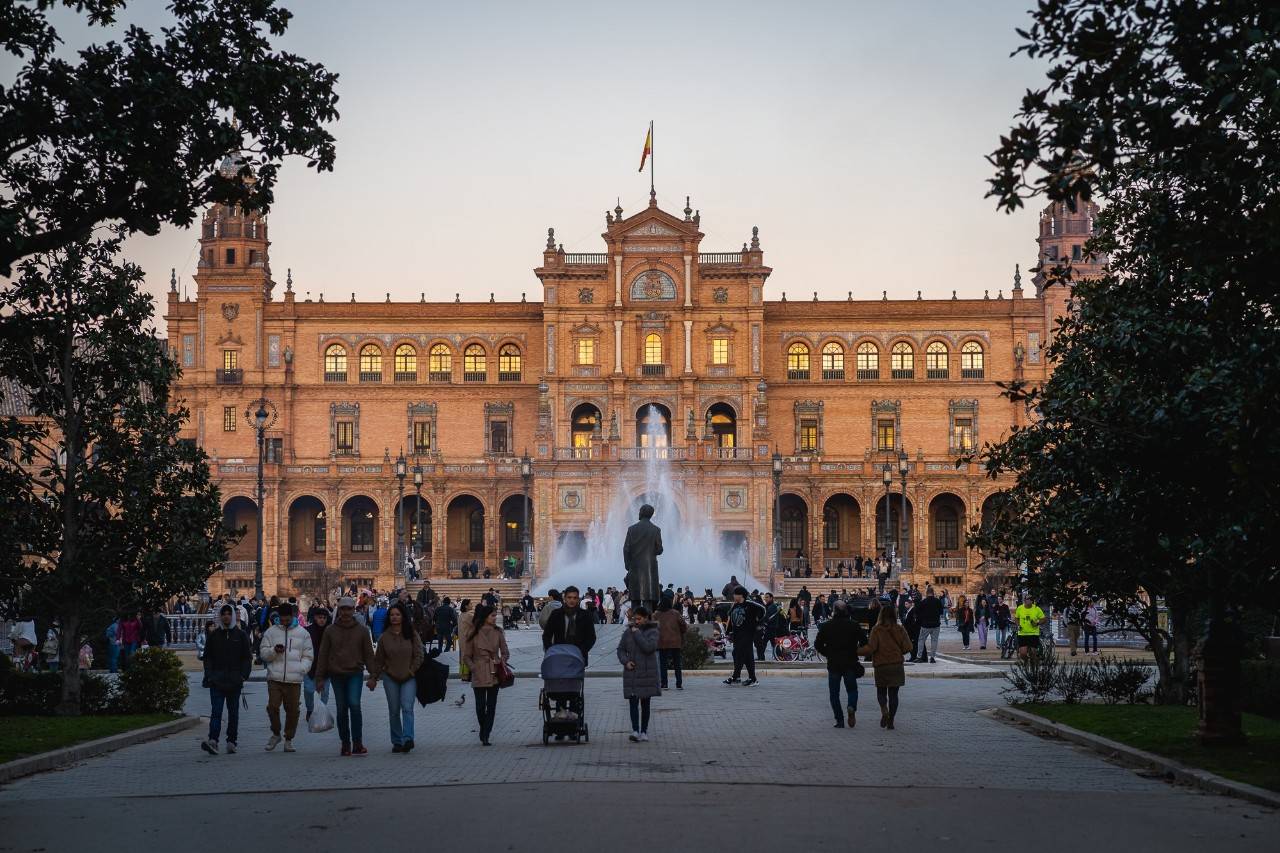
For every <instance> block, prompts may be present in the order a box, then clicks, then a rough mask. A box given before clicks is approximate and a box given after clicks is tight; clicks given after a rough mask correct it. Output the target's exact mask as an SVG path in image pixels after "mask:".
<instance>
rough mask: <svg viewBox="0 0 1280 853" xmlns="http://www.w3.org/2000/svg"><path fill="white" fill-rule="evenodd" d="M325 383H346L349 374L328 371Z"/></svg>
mask: <svg viewBox="0 0 1280 853" xmlns="http://www.w3.org/2000/svg"><path fill="white" fill-rule="evenodd" d="M324 381H325V382H346V381H347V372H346V371H345V370H326V371H325V372H324Z"/></svg>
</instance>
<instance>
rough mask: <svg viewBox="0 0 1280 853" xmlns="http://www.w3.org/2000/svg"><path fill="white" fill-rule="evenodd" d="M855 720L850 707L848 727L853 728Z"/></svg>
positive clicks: (855, 723)
mask: <svg viewBox="0 0 1280 853" xmlns="http://www.w3.org/2000/svg"><path fill="white" fill-rule="evenodd" d="M857 722H858V721H857V720H855V719H854V718H853V709H852V708H850V709H849V728H853V727H854V726H855V725H857Z"/></svg>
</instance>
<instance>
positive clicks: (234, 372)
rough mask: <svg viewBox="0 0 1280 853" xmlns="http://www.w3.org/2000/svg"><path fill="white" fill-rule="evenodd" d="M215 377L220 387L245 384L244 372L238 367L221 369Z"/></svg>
mask: <svg viewBox="0 0 1280 853" xmlns="http://www.w3.org/2000/svg"><path fill="white" fill-rule="evenodd" d="M215 375H216V377H217V384H219V385H240V384H241V383H243V382H244V371H243V370H242V369H240V368H238V367H222V368H219V369H218V370H217V372H216V374H215Z"/></svg>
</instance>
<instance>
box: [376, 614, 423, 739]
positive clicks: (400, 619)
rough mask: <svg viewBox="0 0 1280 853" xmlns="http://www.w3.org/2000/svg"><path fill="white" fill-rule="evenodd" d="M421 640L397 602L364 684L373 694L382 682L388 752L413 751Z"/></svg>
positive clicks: (409, 618)
mask: <svg viewBox="0 0 1280 853" xmlns="http://www.w3.org/2000/svg"><path fill="white" fill-rule="evenodd" d="M422 645H423V644H422V638H421V637H420V636H418V632H417V631H415V630H414V628H413V617H412V616H411V615H410V613H409V607H408V605H406V604H405V603H404V602H402V601H397V602H396V603H395V604H393V605H391V607H390V608H389V609H388V610H387V627H386V630H385V631H383V632H382V636H381V638H380V639H379V640H378V649H377V651H376V652H374V654H373V666H371V667H370V668H369V680H368V681H367V682H366V684H368V686H369V689H370V690H373V689H374V688H375V687H377V686H378V681H380V680H381V681H382V688H383V690H384V691H385V692H386V694H387V715H388V717H389V719H390V723H391V751H392V752H409V751H411V750H412V749H413V746H414V743H413V702H414V700H415V699H416V698H417V697H418V682H417V680H416V678H415V676H416V675H417V672H418V667H420V666H422V658H423V656H424V655H423V650H422Z"/></svg>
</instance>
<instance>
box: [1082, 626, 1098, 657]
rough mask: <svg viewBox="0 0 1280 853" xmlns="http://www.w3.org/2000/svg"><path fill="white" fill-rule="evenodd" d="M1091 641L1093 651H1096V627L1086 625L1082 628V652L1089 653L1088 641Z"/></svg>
mask: <svg viewBox="0 0 1280 853" xmlns="http://www.w3.org/2000/svg"><path fill="white" fill-rule="evenodd" d="M1090 639H1092V640H1093V650H1094V651H1095V652H1096V651H1097V650H1098V626H1097V625H1089V624H1086V625H1085V626H1084V650H1085V653H1086V654H1087V653H1088V651H1089V640H1090Z"/></svg>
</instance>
